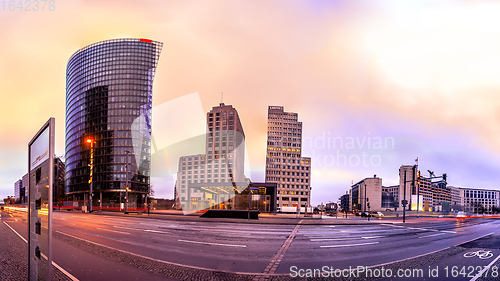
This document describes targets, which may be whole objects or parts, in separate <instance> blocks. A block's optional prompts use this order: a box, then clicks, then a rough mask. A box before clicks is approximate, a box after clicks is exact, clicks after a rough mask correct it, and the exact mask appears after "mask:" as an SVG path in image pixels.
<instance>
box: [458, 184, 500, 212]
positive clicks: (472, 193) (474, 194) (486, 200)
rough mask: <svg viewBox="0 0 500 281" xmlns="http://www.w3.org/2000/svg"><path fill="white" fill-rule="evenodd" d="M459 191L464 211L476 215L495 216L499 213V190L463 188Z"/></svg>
mask: <svg viewBox="0 0 500 281" xmlns="http://www.w3.org/2000/svg"><path fill="white" fill-rule="evenodd" d="M459 189H460V197H461V199H462V206H464V211H466V212H471V213H476V214H496V213H498V212H499V211H500V191H499V190H491V189H477V188H463V187H459Z"/></svg>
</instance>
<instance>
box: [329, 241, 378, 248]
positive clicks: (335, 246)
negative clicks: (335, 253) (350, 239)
mask: <svg viewBox="0 0 500 281" xmlns="http://www.w3.org/2000/svg"><path fill="white" fill-rule="evenodd" d="M378 243H380V242H370V243H359V244H348V245H328V246H320V247H321V248H339V247H354V246H363V245H373V244H378Z"/></svg>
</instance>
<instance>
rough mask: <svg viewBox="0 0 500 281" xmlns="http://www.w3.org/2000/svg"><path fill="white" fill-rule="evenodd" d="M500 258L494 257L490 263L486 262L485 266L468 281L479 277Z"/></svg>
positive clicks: (473, 280)
mask: <svg viewBox="0 0 500 281" xmlns="http://www.w3.org/2000/svg"><path fill="white" fill-rule="evenodd" d="M499 258H500V256H498V257H497V258H496V259H494V260H493V261H492V262H490V264H488V265H487V266H486V267H484V268H483V270H481V271H480V272H479V273H478V274H477V275H476V276H474V278H472V279H471V280H470V281H476V280H477V278H479V277H481V276H482V275H483V273H484V272H485V271H486V270H489V269H490V267H491V266H492V265H493V264H495V262H496V261H497V260H498V259H499Z"/></svg>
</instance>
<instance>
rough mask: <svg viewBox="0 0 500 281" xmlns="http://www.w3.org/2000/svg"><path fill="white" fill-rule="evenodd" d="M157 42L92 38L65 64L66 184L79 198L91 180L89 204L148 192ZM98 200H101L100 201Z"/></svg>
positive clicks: (159, 45)
mask: <svg viewBox="0 0 500 281" xmlns="http://www.w3.org/2000/svg"><path fill="white" fill-rule="evenodd" d="M162 46H163V43H160V42H156V41H152V40H148V39H114V40H107V41H102V42H97V43H94V44H92V45H89V46H87V47H84V48H82V49H80V50H78V51H77V52H76V53H74V54H73V55H72V56H71V57H70V59H69V61H68V65H67V69H66V185H65V194H66V197H67V199H69V200H83V199H84V196H83V195H84V194H88V192H89V190H90V184H89V179H90V174H91V167H90V166H89V164H90V158H91V145H90V142H93V148H92V150H93V169H92V182H93V183H92V184H93V188H92V190H93V192H94V197H93V199H94V201H93V204H94V205H95V204H96V203H97V202H98V201H97V200H99V199H100V198H101V196H102V201H103V202H104V203H112V202H122V197H123V196H124V191H125V188H126V187H127V186H128V187H130V191H129V204H130V203H131V202H136V203H137V204H139V203H142V202H143V200H144V194H147V193H148V192H149V177H150V161H151V149H150V147H151V106H152V87H153V78H154V74H155V69H156V67H157V63H158V59H159V55H160V52H161V49H162ZM103 202H101V203H103Z"/></svg>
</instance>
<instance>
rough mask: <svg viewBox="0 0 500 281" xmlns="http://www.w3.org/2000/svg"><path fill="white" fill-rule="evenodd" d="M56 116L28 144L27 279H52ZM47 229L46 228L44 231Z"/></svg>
mask: <svg viewBox="0 0 500 281" xmlns="http://www.w3.org/2000/svg"><path fill="white" fill-rule="evenodd" d="M54 152H55V119H54V118H50V119H49V120H48V121H47V122H46V123H45V124H44V125H43V126H42V128H41V129H40V130H39V131H38V132H37V133H36V134H35V136H34V137H33V139H32V140H31V141H30V142H29V144H28V175H29V179H28V202H29V206H28V280H30V281H32V280H36V281H38V280H52V197H53V186H54ZM44 229H46V231H45V230H44Z"/></svg>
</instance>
